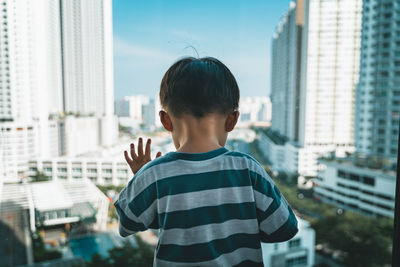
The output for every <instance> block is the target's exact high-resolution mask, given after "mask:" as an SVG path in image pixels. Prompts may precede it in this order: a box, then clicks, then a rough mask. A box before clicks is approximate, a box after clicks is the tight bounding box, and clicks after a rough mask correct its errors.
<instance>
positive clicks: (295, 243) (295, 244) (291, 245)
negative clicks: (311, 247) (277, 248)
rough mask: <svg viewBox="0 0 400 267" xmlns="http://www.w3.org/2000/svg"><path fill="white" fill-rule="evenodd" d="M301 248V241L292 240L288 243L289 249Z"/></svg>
mask: <svg viewBox="0 0 400 267" xmlns="http://www.w3.org/2000/svg"><path fill="white" fill-rule="evenodd" d="M300 246H301V239H292V240H290V241H289V243H288V247H289V249H292V248H298V247H300Z"/></svg>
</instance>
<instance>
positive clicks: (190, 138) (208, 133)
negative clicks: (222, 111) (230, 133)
mask: <svg viewBox="0 0 400 267" xmlns="http://www.w3.org/2000/svg"><path fill="white" fill-rule="evenodd" d="M226 136H227V133H226V131H225V120H224V118H223V117H222V116H218V115H209V116H206V117H203V118H200V119H198V118H195V117H193V116H182V118H180V119H178V120H176V121H175V122H174V132H173V139H174V143H175V146H176V148H177V151H178V152H184V153H204V152H208V151H212V150H215V149H218V148H221V147H223V146H224V145H225V141H226Z"/></svg>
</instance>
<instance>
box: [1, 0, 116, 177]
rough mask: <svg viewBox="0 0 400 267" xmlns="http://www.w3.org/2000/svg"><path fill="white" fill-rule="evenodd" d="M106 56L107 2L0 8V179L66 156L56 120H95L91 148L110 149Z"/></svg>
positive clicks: (25, 0) (48, 0)
mask: <svg viewBox="0 0 400 267" xmlns="http://www.w3.org/2000/svg"><path fill="white" fill-rule="evenodd" d="M112 53H113V49H112V12H111V0H101V1H94V0H93V1H89V0H88V1H75V0H72V1H69V0H61V1H56V0H40V1H35V0H20V1H12V0H0V139H1V142H0V154H1V156H0V157H1V158H2V159H3V161H4V164H3V173H5V174H6V177H8V178H7V179H11V180H14V179H19V178H21V177H24V173H25V172H26V170H27V163H28V160H29V159H32V158H35V157H39V156H40V157H54V156H58V155H60V154H62V151H70V150H71V149H69V148H67V147H63V145H64V144H67V142H64V141H65V140H62V138H61V137H63V136H66V134H65V133H63V132H62V130H63V129H61V128H60V125H61V124H63V122H64V119H63V118H60V117H59V116H58V115H59V114H61V113H62V112H64V113H65V112H68V113H70V112H73V113H75V114H78V113H79V115H80V116H82V114H83V115H93V116H95V118H93V119H91V120H94V121H95V123H96V125H97V127H94V128H93V129H92V131H93V133H92V135H94V136H96V138H97V139H96V138H93V139H91V140H99V142H98V144H101V145H104V146H108V145H110V144H112V143H113V141H114V140H115V139H116V137H117V135H118V126H117V120H116V117H115V116H114V115H113V114H114V112H113V97H114V96H113V56H112ZM69 120H70V121H71V120H73V118H69ZM74 134H78V133H74ZM68 136H69V137H71V135H68ZM78 138H79V137H78ZM69 141H71V140H69ZM75 143H76V142H75ZM98 144H97V145H98ZM87 148H89V147H87ZM81 150H82V151H86V150H85V147H81Z"/></svg>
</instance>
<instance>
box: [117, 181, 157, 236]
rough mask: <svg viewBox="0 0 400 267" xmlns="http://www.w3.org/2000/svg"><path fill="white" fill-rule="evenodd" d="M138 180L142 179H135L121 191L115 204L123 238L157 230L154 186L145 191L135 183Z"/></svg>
mask: <svg viewBox="0 0 400 267" xmlns="http://www.w3.org/2000/svg"><path fill="white" fill-rule="evenodd" d="M137 178H140V177H135V178H134V179H133V180H132V182H131V183H129V184H128V186H127V187H125V188H124V189H123V190H122V191H121V193H120V195H119V198H118V200H117V201H116V202H115V203H114V206H115V209H116V210H117V213H118V217H119V233H120V235H121V236H123V237H126V236H129V235H132V234H135V233H136V232H139V231H145V230H147V229H148V228H157V225H156V224H157V218H156V207H155V203H156V197H155V196H154V194H153V192H154V190H153V187H154V185H149V186H148V187H147V188H145V189H143V188H142V186H140V185H138V184H137V183H135V181H136V179H137Z"/></svg>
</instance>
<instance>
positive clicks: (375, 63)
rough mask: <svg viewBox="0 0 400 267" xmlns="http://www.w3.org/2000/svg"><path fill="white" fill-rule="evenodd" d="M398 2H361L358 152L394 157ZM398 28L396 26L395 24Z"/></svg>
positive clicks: (399, 103) (399, 76)
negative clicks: (362, 3) (394, 29)
mask: <svg viewBox="0 0 400 267" xmlns="http://www.w3.org/2000/svg"><path fill="white" fill-rule="evenodd" d="M399 6H400V3H399V1H395V0H390V1H379V0H370V1H365V2H364V9H363V27H362V42H361V44H362V48H361V68H360V83H359V85H358V88H357V94H356V98H357V99H356V107H357V109H356V124H355V126H356V127H355V144H356V148H357V152H359V153H363V154H366V155H375V156H378V157H385V158H388V159H390V160H392V161H395V160H396V158H397V145H398V137H399V119H400V88H399V86H398V84H399V82H400V52H399V51H398V50H396V49H397V48H398V47H399V45H400V43H399V38H398V35H397V34H394V33H393V27H392V25H394V24H395V23H398V21H399V19H400V14H399V13H398V12H396V10H398V8H399ZM397 27H398V25H397Z"/></svg>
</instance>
